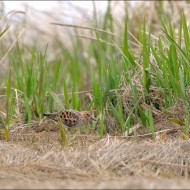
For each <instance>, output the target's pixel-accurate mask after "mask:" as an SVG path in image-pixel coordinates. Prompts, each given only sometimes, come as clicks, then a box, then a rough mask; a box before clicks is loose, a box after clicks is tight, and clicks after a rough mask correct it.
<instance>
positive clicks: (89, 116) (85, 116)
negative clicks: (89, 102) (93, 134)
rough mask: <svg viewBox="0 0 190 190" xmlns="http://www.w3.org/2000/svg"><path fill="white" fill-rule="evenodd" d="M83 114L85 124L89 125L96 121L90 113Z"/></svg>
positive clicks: (84, 112)
mask: <svg viewBox="0 0 190 190" xmlns="http://www.w3.org/2000/svg"><path fill="white" fill-rule="evenodd" d="M81 114H82V116H83V120H84V121H85V123H89V122H91V121H92V120H94V121H96V120H95V118H94V117H93V116H92V114H91V113H90V112H88V111H82V112H81Z"/></svg>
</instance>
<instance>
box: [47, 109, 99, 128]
mask: <svg viewBox="0 0 190 190" xmlns="http://www.w3.org/2000/svg"><path fill="white" fill-rule="evenodd" d="M44 116H46V117H47V118H50V119H52V120H54V121H58V120H59V118H60V119H61V120H62V123H63V124H64V125H66V126H68V127H74V126H78V125H82V124H85V123H89V122H90V121H91V120H95V119H94V118H93V117H92V116H91V114H90V113H89V112H87V111H81V112H79V111H77V110H63V111H61V112H58V113H44Z"/></svg>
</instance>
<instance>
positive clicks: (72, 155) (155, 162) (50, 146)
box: [0, 131, 190, 188]
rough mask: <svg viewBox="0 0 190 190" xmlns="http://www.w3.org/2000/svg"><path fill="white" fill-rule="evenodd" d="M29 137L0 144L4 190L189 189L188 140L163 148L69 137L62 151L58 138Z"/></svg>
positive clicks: (141, 142) (135, 142)
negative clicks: (67, 189)
mask: <svg viewBox="0 0 190 190" xmlns="http://www.w3.org/2000/svg"><path fill="white" fill-rule="evenodd" d="M20 135H21V134H20ZM29 135H30V138H25V139H24V138H22V139H19V138H18V139H17V140H16V141H15V136H14V139H13V138H12V139H10V142H3V141H1V143H0V152H1V155H0V167H1V170H0V176H1V177H0V186H1V187H3V188H188V187H189V186H188V183H187V181H186V180H187V178H189V171H190V166H189V154H190V148H189V147H190V142H189V141H188V140H184V141H182V140H177V139H176V140H175V141H173V140H172V141H171V140H168V141H165V142H163V141H161V142H160V141H152V140H150V139H149V140H148V139H146V140H133V139H131V140H128V139H123V138H121V137H120V138H119V137H111V136H105V137H104V138H103V139H102V140H98V137H96V136H92V135H91V136H89V137H88V136H86V135H75V136H73V135H68V139H69V144H68V145H65V146H63V145H61V143H60V142H59V133H58V132H47V131H44V132H42V133H36V132H34V131H28V136H29ZM17 136H18V134H17ZM23 136H24V135H23ZM12 137H13V136H12ZM176 178H178V179H177V180H176ZM185 178H186V179H185Z"/></svg>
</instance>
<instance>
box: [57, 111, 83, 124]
mask: <svg viewBox="0 0 190 190" xmlns="http://www.w3.org/2000/svg"><path fill="white" fill-rule="evenodd" d="M79 113H80V112H76V111H74V110H64V111H62V112H60V118H61V119H62V121H63V124H65V125H67V126H69V127H72V126H76V125H77V124H78V123H79V121H80V116H79Z"/></svg>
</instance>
